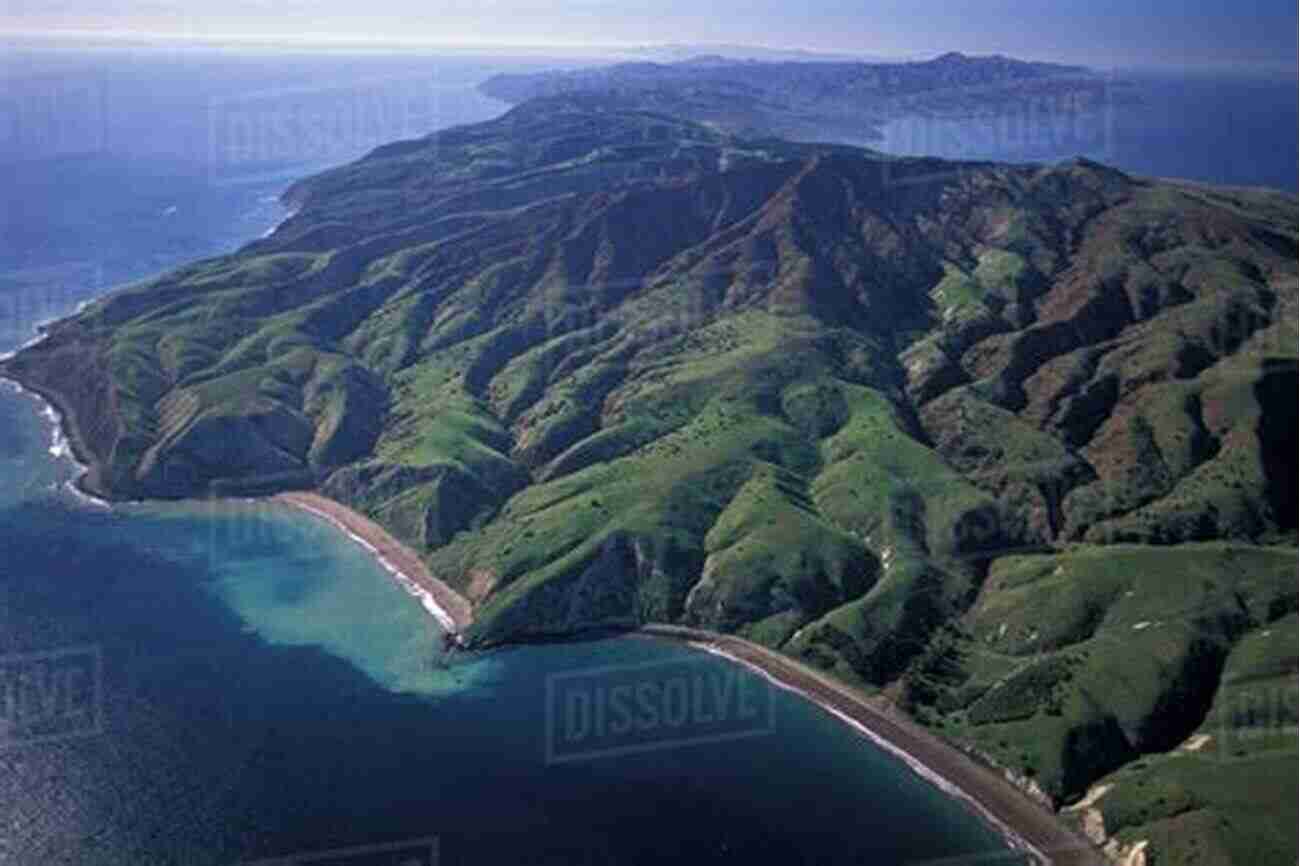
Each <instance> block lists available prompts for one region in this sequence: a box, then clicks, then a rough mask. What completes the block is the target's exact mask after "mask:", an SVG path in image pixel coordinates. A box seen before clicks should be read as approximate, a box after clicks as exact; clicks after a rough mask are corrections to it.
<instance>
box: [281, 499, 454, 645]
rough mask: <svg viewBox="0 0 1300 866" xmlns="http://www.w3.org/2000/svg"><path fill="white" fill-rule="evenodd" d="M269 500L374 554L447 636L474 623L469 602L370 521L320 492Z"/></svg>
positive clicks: (386, 532)
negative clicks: (325, 524) (306, 515)
mask: <svg viewBox="0 0 1300 866" xmlns="http://www.w3.org/2000/svg"><path fill="white" fill-rule="evenodd" d="M271 498H272V500H273V501H278V502H283V503H285V504H287V505H291V506H293V507H295V508H299V509H302V510H303V511H307V512H310V513H311V514H314V515H316V516H317V517H319V518H321V519H323V520H325V521H326V522H328V523H330V524H331V525H333V526H334V527H335V528H336V529H339V530H342V531H343V532H344V533H345V534H347V535H348V537H350V538H351V539H352V540H353V541H355V542H357V543H358V544H360V545H361V546H362V547H364V548H366V549H367V550H369V551H370V552H371V553H373V554H374V556H375V558H376V559H378V560H379V563H380V564H381V565H383V567H384V568H386V569H387V570H388V571H389V572H390V573H391V574H392V575H393V577H394V578H396V580H397V582H398V583H400V584H401V585H402V588H403V589H405V590H406V591H407V592H409V593H410V594H411V595H413V596H415V597H416V598H418V599H419V600H420V604H422V605H423V606H424V609H425V610H427V611H428V612H429V613H431V614H432V615H433V616H434V618H436V619H437V620H438V623H439V624H440V625H441V626H442V628H443V630H444V631H446V632H447V633H448V634H451V635H459V634H461V633H462V632H464V630H465V629H466V628H468V627H469V625H470V623H471V622H473V620H474V617H473V611H472V608H471V606H470V603H469V601H467V600H466V599H465V597H464V596H462V595H460V593H458V592H456V591H455V590H454V589H452V588H451V587H450V586H448V585H447V584H445V583H443V582H442V581H441V580H438V578H436V577H434V576H433V574H432V573H431V572H430V571H429V569H428V566H426V565H425V564H424V561H423V560H421V559H420V557H419V556H417V555H416V554H415V552H414V551H412V550H411V549H410V548H408V547H406V546H405V545H404V544H402V543H401V542H400V541H398V540H397V539H396V538H393V536H392V535H390V534H389V533H388V531H387V530H385V529H384V528H383V527H382V526H380V525H379V524H378V523H375V522H374V521H373V520H371V519H370V518H368V517H366V516H364V515H362V514H359V513H357V512H356V511H353V510H352V509H351V508H348V507H347V506H346V505H343V504H342V503H339V502H336V501H334V500H333V499H330V498H328V497H325V496H321V495H320V494H319V493H307V492H293V493H277V494H276V495H275V496H273V497H271Z"/></svg>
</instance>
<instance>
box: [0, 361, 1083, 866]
mask: <svg viewBox="0 0 1300 866" xmlns="http://www.w3.org/2000/svg"><path fill="white" fill-rule="evenodd" d="M11 376H12V374H11ZM11 376H10V377H5V378H6V380H8V381H11V382H12V383H13V384H14V385H15V386H17V387H18V388H19V389H20V390H21V391H24V392H25V393H28V394H31V395H34V396H35V397H37V398H38V399H39V400H41V401H42V402H43V403H44V404H45V406H44V407H43V408H42V412H43V414H45V416H46V417H47V418H48V419H50V420H51V421H52V422H53V423H54V424H55V426H56V433H55V434H54V445H52V446H51V451H52V452H53V450H54V448H55V446H60V447H61V449H66V452H67V453H64V454H63V455H62V456H68V457H70V458H71V459H73V460H74V461H75V462H76V463H77V464H78V465H79V467H80V468H81V470H82V471H81V474H80V475H79V477H78V478H77V480H76V481H75V482H70V486H72V488H73V490H74V493H76V494H77V495H78V496H79V497H80V498H84V499H87V500H93V501H94V502H97V503H102V502H103V500H100V499H98V497H96V496H95V495H94V492H92V491H88V490H87V489H86V483H85V482H86V481H87V480H89V479H91V478H92V477H93V474H94V470H95V464H94V460H93V457H92V456H91V455H90V454H88V453H86V449H85V448H84V443H82V442H81V440H80V437H79V435H78V426H77V419H76V418H75V417H74V416H73V414H72V413H71V411H70V407H69V406H66V405H64V402H65V401H63V400H61V399H60V396H59V395H58V394H57V393H53V392H50V391H49V389H46V388H39V387H32V386H31V385H30V384H27V383H22V382H18V381H14V379H13V378H11ZM269 501H272V502H278V503H280V504H283V505H284V506H286V507H291V508H295V509H298V510H300V511H305V512H307V513H309V514H312V515H313V516H315V517H317V518H318V519H321V520H324V521H325V522H326V523H328V524H329V525H330V526H332V527H333V528H334V529H337V530H339V531H341V532H343V533H344V534H345V535H347V536H348V537H349V538H350V539H352V540H353V541H354V542H356V543H358V544H360V545H361V546H362V547H364V548H365V549H366V550H367V551H368V552H369V553H370V554H371V555H372V556H374V557H375V558H376V559H377V560H378V561H379V563H380V565H382V566H383V567H384V569H385V570H386V571H388V572H389V573H390V574H391V575H392V576H393V577H394V579H396V580H397V581H398V583H399V584H401V586H402V587H403V588H404V589H406V591H407V592H408V593H410V594H411V595H412V596H414V597H415V598H417V599H419V601H420V603H421V605H422V606H423V607H424V608H425V609H426V610H427V611H428V612H429V613H430V614H431V615H432V616H434V617H435V618H436V619H437V620H438V622H439V624H440V625H441V626H442V628H443V629H444V630H445V631H446V632H447V633H448V635H450V636H452V637H453V638H458V637H459V636H460V635H462V634H463V633H464V631H465V630H466V629H467V628H468V627H469V626H470V625H471V624H472V622H473V608H472V605H471V604H470V603H469V601H468V600H467V599H466V598H465V597H464V596H462V595H460V594H459V593H458V592H456V591H455V590H454V589H452V588H451V587H450V586H448V585H447V584H446V583H444V582H443V581H441V580H439V579H438V578H436V577H435V576H434V575H433V574H432V573H431V572H430V571H429V569H428V567H427V566H426V565H425V564H424V562H423V560H422V559H420V557H419V556H418V555H416V553H415V552H414V551H412V550H410V549H409V548H408V547H406V546H405V545H403V544H402V543H401V542H400V541H398V540H397V539H396V538H394V537H393V536H392V535H391V534H390V533H389V532H388V531H387V530H385V529H384V528H383V527H382V526H380V525H379V524H377V523H375V522H374V521H373V520H371V519H369V518H368V517H365V516H364V515H362V514H360V513H359V512H356V511H354V510H352V509H351V508H348V507H347V506H345V505H343V504H342V503H340V502H337V501H335V500H333V499H329V498H328V497H325V496H323V495H321V494H319V493H314V492H307V491H294V492H283V493H277V494H275V495H273V496H271V497H269ZM105 504H107V503H105ZM632 634H638V635H647V636H651V637H655V638H661V639H670V640H676V641H682V642H685V643H687V644H688V645H690V646H692V647H694V648H696V649H698V650H700V651H703V652H710V653H713V654H715V655H720V656H723V657H725V658H727V659H728V660H730V661H732V662H734V663H736V664H739V665H742V666H744V667H747V668H749V669H751V670H754V671H755V672H756V673H758V674H759V675H761V676H763V677H765V678H766V679H768V680H769V681H770V682H772V683H773V684H775V685H776V686H777V687H779V688H783V689H786V690H789V691H792V692H795V693H796V694H798V695H799V696H801V697H802V698H804V699H805V700H807V701H809V702H811V703H813V704H814V705H816V706H817V707H819V708H820V709H822V710H823V711H825V712H827V713H830V714H831V715H833V716H835V717H836V718H837V719H838V720H839V721H841V722H842V723H844V724H846V725H848V726H850V727H851V728H853V729H854V730H855V731H856V732H858V733H859V734H861V735H863V736H865V737H866V738H867V739H869V740H870V741H871V742H872V743H873V745H875V746H876V747H877V748H880V749H883V750H885V751H887V752H889V753H890V754H892V755H894V756H895V757H896V758H898V759H900V760H901V761H903V762H904V763H905V764H906V765H907V766H908V767H909V768H910V769H911V770H912V771H913V772H915V773H917V774H918V775H919V776H921V777H922V778H924V779H925V780H926V781H927V782H928V783H930V784H932V785H934V786H935V787H937V788H939V789H940V790H941V791H943V792H944V793H945V794H947V795H948V796H951V797H955V798H956V799H958V800H959V801H960V802H961V803H963V805H965V806H966V807H967V808H969V809H970V810H971V811H972V812H973V813H974V814H975V815H977V816H978V817H979V818H980V819H981V820H983V821H984V822H985V823H986V824H988V825H989V826H990V827H992V828H993V829H994V831H995V832H997V833H998V834H1000V835H1001V836H1002V837H1003V838H1004V839H1005V840H1006V841H1007V844H1008V846H1009V847H1010V848H1011V849H1012V850H1018V851H1022V852H1024V853H1025V854H1026V855H1029V856H1031V857H1033V858H1034V860H1035V861H1037V862H1038V863H1040V864H1061V866H1065V864H1069V866H1074V864H1080V866H1083V864H1087V866H1105V864H1107V863H1108V861H1107V860H1106V859H1105V857H1104V856H1103V855H1102V853H1101V852H1100V851H1099V850H1098V849H1097V848H1096V847H1095V846H1093V845H1092V844H1091V843H1090V842H1088V841H1087V840H1085V839H1084V838H1083V837H1082V836H1080V835H1078V834H1076V833H1074V832H1073V831H1071V830H1070V829H1069V828H1068V827H1066V826H1065V825H1064V824H1063V823H1062V821H1061V820H1060V818H1059V817H1058V816H1057V815H1056V814H1054V813H1053V812H1051V811H1049V810H1048V809H1046V808H1045V807H1043V806H1042V805H1040V804H1038V803H1035V802H1033V801H1032V800H1031V799H1030V798H1029V797H1028V796H1027V795H1026V794H1025V793H1024V792H1022V791H1020V790H1019V789H1017V788H1016V787H1015V786H1014V785H1013V784H1012V783H1011V782H1010V781H1009V780H1007V779H1006V778H1004V777H1003V776H1002V775H1001V774H1000V773H999V772H997V771H996V770H995V769H993V768H991V767H989V766H987V765H985V764H982V763H980V762H979V761H977V760H976V759H975V758H973V757H972V756H971V755H969V754H967V753H965V752H964V751H962V750H961V749H959V748H957V747H956V746H954V745H952V744H950V743H948V742H947V741H945V740H942V739H941V738H939V737H937V736H935V735H934V734H932V733H930V732H929V731H926V730H925V729H923V728H921V727H920V726H919V725H917V724H916V723H914V722H912V721H911V720H910V719H907V718H904V717H902V716H898V715H894V714H890V713H886V712H885V711H884V710H882V709H881V708H879V707H877V706H875V705H874V704H872V703H871V702H870V701H869V700H868V699H867V698H865V697H864V696H862V695H860V694H858V693H856V692H855V691H853V690H852V689H851V688H850V687H848V686H847V685H844V684H842V683H838V682H836V681H835V680H832V679H830V678H829V677H828V676H826V675H825V674H823V673H821V672H819V671H814V670H812V669H811V668H808V667H807V666H805V665H803V664H801V663H800V662H798V661H796V660H794V659H791V658H788V657H786V656H783V655H781V654H780V653H778V652H776V651H774V650H771V649H768V648H767V647H763V646H760V645H758V644H754V643H751V642H750V641H747V640H744V639H743V638H738V637H735V636H732V635H724V634H719V633H715V632H709V631H703V630H699V629H692V628H687V627H683V626H674V625H664V624H648V625H644V626H642V627H641V628H640V629H639V630H637V631H633V632H632Z"/></svg>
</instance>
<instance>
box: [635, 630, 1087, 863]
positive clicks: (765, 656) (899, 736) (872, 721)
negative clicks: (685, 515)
mask: <svg viewBox="0 0 1300 866" xmlns="http://www.w3.org/2000/svg"><path fill="white" fill-rule="evenodd" d="M638 633H639V634H644V635H648V636H651V637H655V638H663V639H668V640H674V641H682V642H685V643H687V644H688V645H690V646H693V647H695V648H696V649H699V650H701V651H704V652H709V653H713V654H714V655H718V656H722V657H723V658H726V659H728V660H730V661H732V662H734V663H736V664H738V665H741V666H742V667H746V668H749V669H750V670H753V671H755V672H756V673H758V674H759V675H761V676H763V677H764V678H766V679H767V680H768V681H770V682H771V683H773V684H774V685H776V686H777V687H778V688H782V689H786V690H788V691H792V692H794V693H795V694H797V695H799V696H800V697H802V698H804V699H805V700H807V701H809V702H810V703H812V704H814V705H816V706H817V707H819V708H820V709H822V710H823V711H825V712H827V713H830V714H831V715H833V716H835V717H836V718H837V719H839V720H840V721H841V722H843V723H844V724H846V725H848V726H849V727H851V728H853V729H854V730H855V731H857V732H858V733H859V734H861V735H863V736H865V737H866V738H867V739H869V740H870V741H871V742H872V743H873V744H874V745H875V746H876V747H877V748H881V749H883V750H885V751H886V752H889V753H890V754H892V755H894V756H895V757H896V758H898V759H900V760H901V761H903V763H905V764H906V765H907V766H908V767H909V769H911V770H912V771H913V772H914V773H916V774H917V775H919V776H921V777H922V778H923V779H925V780H926V781H927V782H929V783H930V784H932V785H934V786H935V787H937V788H939V789H940V790H942V791H943V792H944V793H945V794H947V795H949V796H951V797H954V798H956V799H957V800H959V801H960V802H962V803H963V804H964V805H965V806H966V807H967V808H969V809H970V810H971V811H972V812H974V813H975V814H976V815H977V816H978V817H980V818H981V819H982V820H983V821H984V822H985V823H986V824H988V825H989V826H991V827H992V828H993V829H994V830H995V831H996V832H998V833H999V834H1001V835H1002V837H1003V838H1004V839H1005V840H1006V841H1007V844H1008V845H1009V846H1010V847H1011V848H1012V849H1014V850H1017V851H1022V852H1024V853H1025V854H1027V855H1029V856H1031V857H1033V858H1034V860H1035V861H1036V862H1037V863H1039V864H1044V866H1046V864H1057V866H1066V864H1068V866H1106V864H1108V863H1109V861H1108V860H1107V859H1106V858H1105V856H1104V855H1103V854H1102V853H1101V852H1100V851H1099V850H1098V849H1097V848H1096V847H1095V846H1094V845H1093V844H1092V843H1091V842H1090V841H1088V840H1087V839H1085V838H1083V836H1081V835H1079V834H1076V833H1074V832H1073V831H1072V830H1071V829H1070V828H1069V827H1067V826H1065V824H1063V823H1062V821H1061V819H1060V818H1059V817H1058V816H1057V815H1056V814H1055V813H1053V812H1051V811H1050V810H1048V809H1047V808H1045V807H1044V806H1042V805H1040V804H1038V803H1035V802H1034V801H1032V800H1031V799H1030V798H1029V797H1028V796H1027V795H1026V794H1025V793H1024V792H1023V791H1021V790H1019V789H1018V788H1016V787H1015V786H1014V785H1012V784H1011V782H1010V781H1009V780H1007V779H1006V778H1005V777H1004V776H1002V775H1001V774H1000V773H999V772H998V771H996V770H995V769H994V768H992V767H989V766H987V765H986V764H983V763H981V762H979V761H977V760H976V759H975V758H973V757H972V756H971V755H969V754H967V753H966V752H964V751H963V750H961V749H959V748H958V747H956V746H954V745H952V744H951V743H949V742H947V741H945V740H943V739H941V738H940V737H938V736H936V735H934V734H933V733H931V732H929V731H927V730H925V729H924V728H922V727H921V726H920V725H918V724H916V723H915V722H913V721H912V720H911V719H909V718H907V717H906V716H903V715H899V714H894V713H892V712H887V711H886V710H885V709H883V708H881V707H879V706H877V705H875V704H874V703H872V702H871V701H870V700H869V699H868V698H866V697H864V696H863V695H861V694H858V693H857V692H856V691H854V690H853V689H852V688H850V687H849V686H847V685H845V684H843V683H840V682H837V681H835V680H833V679H831V678H830V677H828V676H827V675H826V674H824V673H822V672H820V671H816V670H813V669H812V668H809V667H808V666H806V665H804V664H802V663H800V662H798V661H796V660H795V659H792V658H789V657H787V656H784V655H782V654H780V653H778V652H777V651H775V650H772V649H769V648H767V647H764V646H761V645H759V644H756V643H753V642H751V641H748V640H745V639H744V638H740V637H736V636H734V635H724V634H718V633H715V632H709V631H704V630H700V629H693V628H688V627H684V626H674V625H661V624H651V625H646V626H643V627H642V628H641V629H640V631H639V632H638Z"/></svg>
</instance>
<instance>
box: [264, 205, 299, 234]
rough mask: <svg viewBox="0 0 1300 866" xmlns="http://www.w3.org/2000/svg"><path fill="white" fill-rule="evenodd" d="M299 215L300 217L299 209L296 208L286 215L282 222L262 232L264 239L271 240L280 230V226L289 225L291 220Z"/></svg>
mask: <svg viewBox="0 0 1300 866" xmlns="http://www.w3.org/2000/svg"><path fill="white" fill-rule="evenodd" d="M297 215H298V208H294V209H293V210H291V211H289V212H288V213H287V214H285V215H284V219H282V220H280V221H279V222H278V223H276V224H275V225H273V226H271V227H270V228H269V229H267V230H266V231H264V232H262V237H264V238H269V237H270V236H271V235H273V234H275V233H276V232H278V231H279V230H280V226H282V225H284V224H285V223H287V222H288V221H289V220H291V219H293V218H294V217H295V216H297Z"/></svg>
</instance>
